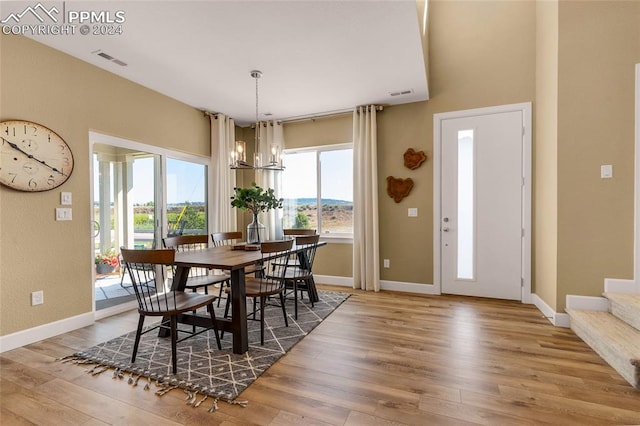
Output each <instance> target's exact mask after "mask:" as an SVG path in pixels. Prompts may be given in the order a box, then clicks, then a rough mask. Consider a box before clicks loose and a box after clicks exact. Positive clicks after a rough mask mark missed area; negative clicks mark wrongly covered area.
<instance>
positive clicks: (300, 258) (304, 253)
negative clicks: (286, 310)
mask: <svg viewBox="0 0 640 426" xmlns="http://www.w3.org/2000/svg"><path fill="white" fill-rule="evenodd" d="M318 241H320V235H318V234H316V235H303V236H297V237H296V247H297V248H298V249H300V250H299V251H298V252H297V253H295V256H296V259H297V262H296V263H295V264H289V267H288V268H287V271H286V273H285V286H286V289H289V290H291V291H290V292H289V293H286V291H285V298H286V296H287V294H293V297H294V301H295V302H294V317H295V319H298V291H299V292H300V298H302V292H303V291H306V292H307V297H308V298H309V300H310V301H311V307H313V306H314V297H312V296H311V294H310V292H311V291H314V289H315V282H314V280H313V262H314V260H315V258H316V249H317V248H318Z"/></svg>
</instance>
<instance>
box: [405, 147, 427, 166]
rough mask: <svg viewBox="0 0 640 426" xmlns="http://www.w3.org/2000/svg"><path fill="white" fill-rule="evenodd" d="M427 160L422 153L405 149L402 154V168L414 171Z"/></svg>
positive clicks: (425, 155)
mask: <svg viewBox="0 0 640 426" xmlns="http://www.w3.org/2000/svg"><path fill="white" fill-rule="evenodd" d="M426 160H427V154H425V153H424V151H418V152H416V151H414V149H413V148H409V149H407V151H406V152H405V153H404V166H405V167H406V168H408V169H411V170H415V169H417V168H418V167H420V166H421V165H422V163H424V162H425V161H426Z"/></svg>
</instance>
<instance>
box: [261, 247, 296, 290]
mask: <svg viewBox="0 0 640 426" xmlns="http://www.w3.org/2000/svg"><path fill="white" fill-rule="evenodd" d="M291 247H293V240H282V241H265V242H263V243H262V244H260V251H261V253H262V261H261V266H262V271H264V272H262V273H260V274H257V275H258V279H259V280H260V292H261V293H267V294H269V293H270V294H275V293H279V292H280V291H282V290H283V289H284V286H285V277H286V273H287V264H288V263H287V260H286V259H287V258H288V257H289V255H290V254H291Z"/></svg>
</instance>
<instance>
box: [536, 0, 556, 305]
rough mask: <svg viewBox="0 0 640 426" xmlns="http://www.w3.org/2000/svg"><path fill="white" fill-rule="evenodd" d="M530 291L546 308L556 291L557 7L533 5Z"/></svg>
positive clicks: (547, 3)
mask: <svg viewBox="0 0 640 426" xmlns="http://www.w3.org/2000/svg"><path fill="white" fill-rule="evenodd" d="M534 115H535V119H534V126H535V144H534V146H533V177H534V182H533V214H532V223H533V232H534V238H533V250H532V252H533V259H532V265H533V268H532V282H533V288H532V291H533V292H534V293H536V294H537V295H538V296H540V297H541V298H542V299H543V300H544V301H545V302H546V303H547V304H548V305H549V306H553V307H555V306H556V305H557V288H558V265H557V259H558V1H557V0H550V1H539V2H536V102H535V114H534Z"/></svg>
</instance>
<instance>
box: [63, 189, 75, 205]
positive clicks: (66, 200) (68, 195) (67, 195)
mask: <svg viewBox="0 0 640 426" xmlns="http://www.w3.org/2000/svg"><path fill="white" fill-rule="evenodd" d="M60 204H62V205H63V206H70V205H71V204H73V202H72V198H71V193H70V192H61V193H60Z"/></svg>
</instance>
